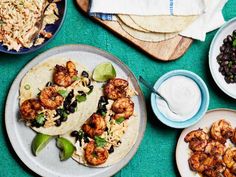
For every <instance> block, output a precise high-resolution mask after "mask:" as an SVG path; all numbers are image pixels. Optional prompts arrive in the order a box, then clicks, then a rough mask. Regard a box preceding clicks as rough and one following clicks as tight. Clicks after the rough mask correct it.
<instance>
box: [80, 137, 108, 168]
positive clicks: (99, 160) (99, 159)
mask: <svg viewBox="0 0 236 177" xmlns="http://www.w3.org/2000/svg"><path fill="white" fill-rule="evenodd" d="M84 156H85V159H86V161H87V162H88V163H89V164H91V165H101V164H103V163H105V162H106V160H107V158H108V156H109V153H108V151H107V149H105V148H102V147H96V145H95V143H94V141H90V142H89V143H88V144H87V146H86V147H85V155H84Z"/></svg>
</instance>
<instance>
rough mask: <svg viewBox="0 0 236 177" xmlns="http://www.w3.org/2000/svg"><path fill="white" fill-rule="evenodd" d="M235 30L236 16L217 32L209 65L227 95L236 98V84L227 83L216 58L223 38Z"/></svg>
mask: <svg viewBox="0 0 236 177" xmlns="http://www.w3.org/2000/svg"><path fill="white" fill-rule="evenodd" d="M234 30H236V18H233V19H232V20H230V21H228V22H227V23H226V24H225V25H223V26H222V27H221V28H220V29H219V31H218V32H217V33H216V35H215V37H214V39H213V40H212V43H211V47H210V51H209V67H210V71H211V75H212V77H213V79H214V80H215V82H216V84H217V85H218V87H219V88H220V89H221V90H222V91H223V92H225V93H226V94H227V95H229V96H230V97H232V98H234V99H236V84H235V83H234V84H227V83H226V81H225V80H224V76H223V75H222V74H221V73H220V72H219V67H220V65H219V64H218V63H217V60H216V57H217V56H218V55H219V54H220V46H221V45H222V44H223V40H224V39H225V38H226V37H227V35H229V34H232V32H233V31H234Z"/></svg>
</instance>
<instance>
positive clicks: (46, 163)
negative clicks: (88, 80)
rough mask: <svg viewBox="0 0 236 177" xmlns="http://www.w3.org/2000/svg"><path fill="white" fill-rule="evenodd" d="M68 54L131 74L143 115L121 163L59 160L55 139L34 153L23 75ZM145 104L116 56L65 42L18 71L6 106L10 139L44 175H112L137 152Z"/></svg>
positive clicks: (85, 62)
mask: <svg viewBox="0 0 236 177" xmlns="http://www.w3.org/2000/svg"><path fill="white" fill-rule="evenodd" d="M57 57H59V58H60V57H67V58H74V59H75V60H77V61H78V62H80V63H81V64H83V65H86V66H87V67H88V69H89V70H92V68H94V67H95V66H96V65H97V64H99V63H101V62H106V61H109V62H111V63H112V64H113V65H114V67H115V68H116V71H117V75H118V76H120V77H123V78H125V77H126V78H129V79H130V80H129V81H130V84H131V86H132V87H133V88H134V89H135V90H136V91H137V92H138V95H139V96H138V97H136V98H135V99H134V100H133V101H134V103H135V109H136V113H137V114H139V115H140V117H141V119H140V122H139V130H138V138H137V141H136V143H135V144H134V146H133V147H132V149H131V150H130V151H129V152H128V154H127V155H126V156H125V157H124V158H123V159H122V160H121V161H119V162H118V163H116V164H114V165H112V166H109V167H106V168H89V167H85V166H82V165H79V164H78V163H76V162H75V161H73V160H72V159H69V160H67V161H65V162H60V160H59V157H58V153H59V150H58V149H57V148H56V146H55V141H54V140H53V141H51V142H50V143H49V144H48V145H47V147H46V148H45V149H44V150H43V151H42V152H41V153H40V155H39V156H37V157H34V156H33V154H32V152H31V141H32V139H33V137H34V136H35V132H34V131H32V130H30V129H28V128H26V127H25V125H24V124H23V123H20V122H19V121H18V119H19V113H18V111H19V108H18V107H19V101H18V96H19V92H18V90H19V86H20V82H21V79H22V78H23V77H24V75H25V74H26V73H27V72H28V71H29V70H30V69H31V68H32V67H34V66H35V65H37V64H38V63H40V62H42V61H45V60H47V59H49V58H57ZM146 119H147V115H146V107H145V101H144V97H143V94H142V92H141V90H140V87H139V85H138V83H137V80H136V79H135V77H134V75H133V74H132V72H131V71H130V70H129V69H128V68H127V67H126V66H125V65H124V64H123V63H122V62H120V60H118V59H117V58H115V57H114V56H112V55H110V54H108V53H106V52H104V51H101V50H99V49H97V48H94V47H90V46H86V45H66V46H61V47H56V48H53V49H51V50H49V51H47V52H45V53H43V54H41V55H39V56H38V57H36V58H35V59H33V60H32V61H31V62H30V63H28V64H27V65H26V66H25V67H24V68H23V69H22V70H21V72H20V73H19V74H18V76H17V77H16V79H15V81H14V82H13V84H12V86H11V89H10V91H9V95H8V98H7V102H6V107H5V125H6V129H7V134H8V137H9V139H10V142H11V144H12V146H13V149H14V150H15V152H16V154H17V155H18V157H19V158H20V159H21V160H22V161H23V162H24V163H25V165H26V166H28V167H29V168H30V169H31V170H33V171H34V172H35V173H37V174H39V175H41V176H72V177H73V176H111V175H113V174H114V173H116V172H117V171H119V170H120V169H121V168H122V167H123V166H125V165H126V164H127V163H128V162H129V161H130V160H131V158H132V157H133V156H134V154H135V152H136V151H137V149H138V146H139V144H140V142H141V140H142V137H143V134H144V131H145V128H146Z"/></svg>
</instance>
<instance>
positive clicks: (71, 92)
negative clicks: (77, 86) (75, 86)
mask: <svg viewBox="0 0 236 177" xmlns="http://www.w3.org/2000/svg"><path fill="white" fill-rule="evenodd" d="M73 97H74V90H71V91H70V93H69V94H68V95H67V97H66V98H68V99H69V100H71V99H72V98H73Z"/></svg>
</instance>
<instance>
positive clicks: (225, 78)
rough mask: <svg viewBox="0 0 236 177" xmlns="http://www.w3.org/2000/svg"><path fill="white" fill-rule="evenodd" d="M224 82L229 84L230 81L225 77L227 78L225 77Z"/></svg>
mask: <svg viewBox="0 0 236 177" xmlns="http://www.w3.org/2000/svg"><path fill="white" fill-rule="evenodd" d="M225 81H226V82H227V83H228V84H229V83H230V82H231V81H230V79H229V78H228V77H227V76H225Z"/></svg>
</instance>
